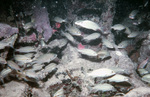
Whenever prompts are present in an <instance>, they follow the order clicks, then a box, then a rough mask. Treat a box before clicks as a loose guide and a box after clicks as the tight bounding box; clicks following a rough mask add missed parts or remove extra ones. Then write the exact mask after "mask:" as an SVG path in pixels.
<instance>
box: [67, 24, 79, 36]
mask: <svg viewBox="0 0 150 97" xmlns="http://www.w3.org/2000/svg"><path fill="white" fill-rule="evenodd" d="M67 30H68V31H69V33H70V34H71V35H74V36H81V35H82V33H81V31H80V30H79V29H78V28H77V27H75V26H69V27H68V28H67Z"/></svg>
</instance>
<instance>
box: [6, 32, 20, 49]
mask: <svg viewBox="0 0 150 97" xmlns="http://www.w3.org/2000/svg"><path fill="white" fill-rule="evenodd" d="M17 38H18V34H14V35H12V36H11V37H9V38H6V39H4V42H7V43H8V44H9V46H10V47H12V48H13V47H14V44H15V42H16V40H17Z"/></svg>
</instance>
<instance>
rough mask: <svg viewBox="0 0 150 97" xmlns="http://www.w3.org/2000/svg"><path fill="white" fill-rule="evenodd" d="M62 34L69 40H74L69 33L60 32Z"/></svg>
mask: <svg viewBox="0 0 150 97" xmlns="http://www.w3.org/2000/svg"><path fill="white" fill-rule="evenodd" d="M62 34H63V35H64V36H65V37H66V38H67V39H68V40H69V41H71V42H72V43H74V42H75V40H74V38H73V37H72V36H71V35H70V34H69V33H64V32H62Z"/></svg>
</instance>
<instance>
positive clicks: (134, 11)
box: [129, 10, 139, 19]
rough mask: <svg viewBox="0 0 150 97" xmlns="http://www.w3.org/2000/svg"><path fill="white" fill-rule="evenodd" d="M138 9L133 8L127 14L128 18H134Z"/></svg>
mask: <svg viewBox="0 0 150 97" xmlns="http://www.w3.org/2000/svg"><path fill="white" fill-rule="evenodd" d="M138 12H139V11H138V10H133V11H132V12H131V13H130V14H129V18H130V19H135V17H136V15H137V14H138Z"/></svg>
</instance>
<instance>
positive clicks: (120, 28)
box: [111, 24, 126, 31]
mask: <svg viewBox="0 0 150 97" xmlns="http://www.w3.org/2000/svg"><path fill="white" fill-rule="evenodd" d="M111 28H112V29H114V30H118V31H120V30H123V29H125V28H126V27H125V26H123V25H122V24H115V25H113V26H112V27H111Z"/></svg>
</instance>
